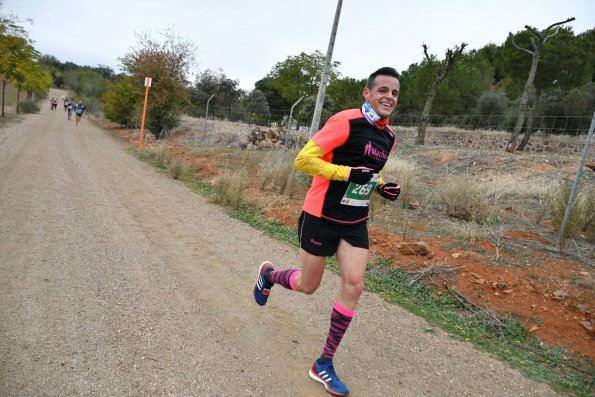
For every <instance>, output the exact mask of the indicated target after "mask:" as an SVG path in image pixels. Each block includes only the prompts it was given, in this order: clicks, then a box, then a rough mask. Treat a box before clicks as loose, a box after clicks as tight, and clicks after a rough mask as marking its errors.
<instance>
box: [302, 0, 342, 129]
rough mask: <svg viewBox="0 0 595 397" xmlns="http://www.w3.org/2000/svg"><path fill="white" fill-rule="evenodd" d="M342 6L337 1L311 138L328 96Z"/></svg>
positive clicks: (340, 1) (313, 117)
mask: <svg viewBox="0 0 595 397" xmlns="http://www.w3.org/2000/svg"><path fill="white" fill-rule="evenodd" d="M342 5H343V0H337V11H335V20H334V22H333V29H332V31H331V38H330V40H329V43H328V50H327V51H326V60H325V62H324V70H323V71H322V77H321V79H320V87H319V88H318V96H317V97H316V107H315V108H314V116H312V125H311V126H310V137H312V135H314V134H315V133H316V132H317V131H318V127H319V126H320V115H321V113H322V105H324V95H325V94H326V85H327V83H328V75H329V72H330V69H331V61H332V59H333V49H334V48H335V37H336V36H337V27H338V26H339V17H340V16H341V6H342Z"/></svg>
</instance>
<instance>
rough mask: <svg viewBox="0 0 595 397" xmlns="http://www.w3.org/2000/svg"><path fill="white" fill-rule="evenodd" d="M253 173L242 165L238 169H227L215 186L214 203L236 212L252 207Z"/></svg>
mask: <svg viewBox="0 0 595 397" xmlns="http://www.w3.org/2000/svg"><path fill="white" fill-rule="evenodd" d="M250 177H251V172H250V170H249V169H248V167H247V166H245V165H242V166H240V167H238V168H236V169H230V168H229V167H225V168H224V169H223V170H222V172H221V173H220V174H219V178H218V179H217V183H215V184H214V185H213V190H214V196H213V202H214V203H216V204H222V205H225V206H229V207H231V208H232V209H235V210H245V209H249V208H250V207H251V202H250V200H249V199H248V193H247V191H248V188H249V187H250Z"/></svg>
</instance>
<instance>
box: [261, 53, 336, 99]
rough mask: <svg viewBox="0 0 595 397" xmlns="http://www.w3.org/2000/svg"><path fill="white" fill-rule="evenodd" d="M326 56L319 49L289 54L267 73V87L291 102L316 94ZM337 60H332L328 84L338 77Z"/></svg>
mask: <svg viewBox="0 0 595 397" xmlns="http://www.w3.org/2000/svg"><path fill="white" fill-rule="evenodd" d="M325 61H326V57H325V56H324V55H323V54H322V53H321V52H320V51H318V50H317V51H314V52H313V53H312V54H306V53H303V52H302V53H301V54H300V55H297V56H289V57H287V59H286V60H285V61H283V62H278V63H277V64H276V65H275V66H274V68H273V70H272V71H271V72H270V73H269V74H268V75H267V78H268V79H269V81H268V82H267V84H268V86H269V88H271V89H274V90H276V91H278V92H279V94H280V95H281V97H283V99H285V100H286V101H287V102H288V103H290V104H293V103H295V102H296V101H297V100H298V99H300V98H301V97H302V96H305V97H308V96H312V95H316V94H317V92H318V88H319V85H320V79H321V77H322V72H323V70H324V63H325ZM339 65H340V63H339V62H333V63H332V65H331V68H330V72H329V84H332V82H333V81H334V80H335V79H336V78H338V77H339V73H338V72H337V70H336V69H337V67H338V66H339Z"/></svg>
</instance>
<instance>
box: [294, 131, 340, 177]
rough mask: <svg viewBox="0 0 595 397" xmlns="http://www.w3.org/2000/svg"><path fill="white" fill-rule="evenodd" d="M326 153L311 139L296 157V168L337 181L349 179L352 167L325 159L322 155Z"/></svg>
mask: <svg viewBox="0 0 595 397" xmlns="http://www.w3.org/2000/svg"><path fill="white" fill-rule="evenodd" d="M325 154H326V153H325V152H324V150H322V148H321V147H320V146H318V145H317V144H316V142H314V140H312V139H310V140H309V141H308V143H307V144H306V146H304V148H303V149H302V150H301V151H300V152H299V153H298V155H297V156H296V158H295V161H294V165H295V168H296V169H298V170H300V171H302V172H304V173H306V174H308V175H312V176H320V177H322V178H324V179H328V180H335V181H347V180H348V179H349V171H350V168H349V167H348V166H346V165H337V164H332V163H329V162H328V161H324V160H323V159H322V156H324V155H325Z"/></svg>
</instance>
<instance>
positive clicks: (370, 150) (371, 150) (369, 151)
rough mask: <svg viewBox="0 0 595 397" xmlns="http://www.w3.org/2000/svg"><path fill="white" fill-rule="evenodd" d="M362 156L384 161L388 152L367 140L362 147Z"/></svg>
mask: <svg viewBox="0 0 595 397" xmlns="http://www.w3.org/2000/svg"><path fill="white" fill-rule="evenodd" d="M364 156H366V157H371V158H373V159H375V160H378V161H386V160H387V159H388V153H386V152H385V151H384V150H378V149H376V148H375V147H374V146H373V145H372V142H368V143H367V144H366V146H365V148H364Z"/></svg>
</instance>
